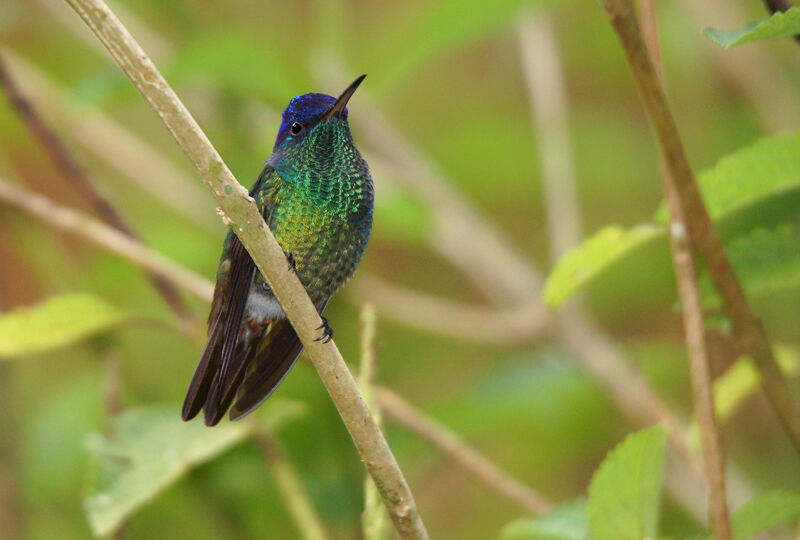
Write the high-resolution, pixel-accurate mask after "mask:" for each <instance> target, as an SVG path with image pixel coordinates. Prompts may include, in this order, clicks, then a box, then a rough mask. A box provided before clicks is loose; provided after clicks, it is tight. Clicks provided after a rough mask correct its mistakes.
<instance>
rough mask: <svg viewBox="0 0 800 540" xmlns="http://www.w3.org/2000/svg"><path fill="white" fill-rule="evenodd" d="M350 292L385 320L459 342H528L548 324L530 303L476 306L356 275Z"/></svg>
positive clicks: (379, 279) (374, 278)
mask: <svg viewBox="0 0 800 540" xmlns="http://www.w3.org/2000/svg"><path fill="white" fill-rule="evenodd" d="M353 290H354V293H355V294H356V295H357V296H358V297H359V298H362V299H369V301H370V302H371V303H373V304H374V305H375V307H376V308H377V309H378V310H379V311H380V313H381V315H382V316H383V317H385V318H387V319H391V320H394V321H398V322H401V323H403V324H405V325H406V326H410V327H412V328H416V329H417V330H420V331H423V332H429V333H434V334H437V335H444V336H450V337H453V338H456V339H459V340H470V341H481V342H489V343H503V344H505V343H529V342H531V341H533V340H534V339H535V338H536V337H537V336H538V335H539V334H540V333H541V332H542V330H543V329H544V328H545V327H546V325H547V322H548V321H547V318H546V316H545V314H544V313H543V312H542V311H540V310H538V309H536V308H535V307H534V306H531V305H530V304H524V305H518V306H512V307H501V306H497V307H493V306H486V307H484V306H475V305H471V304H464V303H462V302H456V301H453V300H448V299H446V298H442V297H439V296H433V295H430V294H425V293H422V292H419V291H415V290H413V289H409V288H406V287H403V286H401V285H395V284H392V283H389V282H387V281H384V280H383V279H381V278H379V277H375V276H370V275H366V276H365V275H361V276H359V279H358V280H357V281H356V282H355V283H354V284H353Z"/></svg>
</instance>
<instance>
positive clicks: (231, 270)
mask: <svg viewBox="0 0 800 540" xmlns="http://www.w3.org/2000/svg"><path fill="white" fill-rule="evenodd" d="M273 173H274V170H273V169H272V167H270V166H269V165H267V166H266V167H265V168H264V170H263V171H262V172H261V174H260V175H259V177H258V180H256V182H255V184H254V185H253V187H252V188H251V190H250V195H251V196H253V197H254V196H255V195H256V194H257V192H258V190H259V189H260V188H261V186H262V185H263V183H264V182H265V181H266V180H267V179H268V177H269V176H270V175H271V174H273ZM261 210H262V215H263V216H264V219H265V220H267V222H269V220H270V218H271V216H272V210H273V207H272V206H271V205H270V204H269V202H268V200H266V199H265V202H264V203H263V208H262V209H261ZM226 244H228V248H229V249H226V252H227V253H228V256H227V257H226V258H225V259H223V260H222V261H220V267H219V271H218V273H217V286H216V288H215V289H214V299H213V301H212V305H211V314H210V315H209V320H208V325H209V326H208V342H207V343H206V348H205V350H204V351H203V355H202V357H201V358H200V363H199V364H198V366H197V369H196V371H195V373H194V377H192V381H191V383H190V384H189V390H188V392H187V393H186V399H185V400H184V402H183V412H182V417H183V419H184V420H190V419H192V418H194V416H195V415H196V414H197V413H198V412H199V411H200V408H201V407H203V405H204V404H206V403H207V402H208V401H209V400H208V397H209V396H210V395H211V396H212V397H214V398H215V399H214V400H212V402H215V403H217V404H219V400H220V399H222V398H224V397H226V396H225V395H219V394H220V393H222V394H226V392H224V391H223V390H224V389H225V388H228V387H230V386H232V382H233V381H232V379H235V378H236V377H237V376H238V377H240V378H239V380H240V381H241V375H242V374H243V370H241V369H239V367H240V366H239V364H241V362H242V361H243V360H244V359H245V356H246V355H247V354H246V353H248V352H249V349H250V348H251V347H247V346H245V345H246V344H244V343H239V341H240V340H239V337H240V330H241V326H242V318H243V316H244V310H245V306H246V305H247V296H248V294H249V291H250V286H251V284H252V282H253V276H254V274H255V270H256V267H255V263H254V262H253V259H251V258H250V254H249V253H247V250H246V249H245V248H244V246H243V245H242V243H241V241H239V238H238V237H237V236H236V235H235V234H233V232H229V233H228V238H227V239H226ZM254 341H256V343H257V342H258V340H254ZM232 364H235V365H234V366H232ZM231 367H234V369H230V368H231ZM240 371H241V372H242V373H240ZM212 386H213V387H214V388H212ZM217 387H220V390H217ZM212 408H216V407H212ZM224 412H225V409H222V414H224ZM215 416H221V414H219V413H218V412H216V411H215V412H214V414H212V415H209V414H208V411H206V423H208V422H209V420H212V419H213V417H215ZM218 420H219V419H218V418H217V421H218ZM214 423H216V422H214Z"/></svg>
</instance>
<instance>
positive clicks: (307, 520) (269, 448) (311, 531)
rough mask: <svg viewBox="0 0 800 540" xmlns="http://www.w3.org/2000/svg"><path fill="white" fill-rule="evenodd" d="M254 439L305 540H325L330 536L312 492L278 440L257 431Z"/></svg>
mask: <svg viewBox="0 0 800 540" xmlns="http://www.w3.org/2000/svg"><path fill="white" fill-rule="evenodd" d="M254 438H255V440H256V443H257V444H258V446H259V448H260V449H261V453H262V454H263V455H264V458H265V459H266V461H267V463H269V466H270V470H271V471H272V475H273V476H274V478H275V483H276V484H277V486H278V491H280V494H281V497H282V498H283V502H284V504H285V505H286V509H287V510H288V511H289V515H290V516H291V517H292V521H293V522H294V525H295V527H297V530H298V532H299V533H300V538H303V539H304V540H325V538H327V535H326V534H325V529H324V527H323V526H322V520H321V519H320V517H319V515H318V514H317V512H316V510H314V505H313V503H312V502H311V497H309V495H308V492H307V491H306V490H305V488H304V487H303V483H302V482H301V480H300V475H299V474H297V470H296V469H295V468H294V466H293V465H292V463H291V462H290V461H289V459H288V458H287V457H286V452H285V451H284V449H283V447H282V446H281V443H280V441H279V440H278V438H277V437H275V436H274V435H272V434H271V433H269V432H267V431H263V430H256V431H255V433H254Z"/></svg>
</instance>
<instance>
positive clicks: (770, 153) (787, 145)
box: [544, 133, 800, 307]
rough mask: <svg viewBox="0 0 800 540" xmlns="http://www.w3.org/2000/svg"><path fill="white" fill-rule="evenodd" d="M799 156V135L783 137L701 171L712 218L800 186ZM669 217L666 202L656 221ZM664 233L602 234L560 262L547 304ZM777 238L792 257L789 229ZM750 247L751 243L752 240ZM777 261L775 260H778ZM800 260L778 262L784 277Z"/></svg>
mask: <svg viewBox="0 0 800 540" xmlns="http://www.w3.org/2000/svg"><path fill="white" fill-rule="evenodd" d="M798 155H800V133H795V134H781V135H776V136H774V137H770V138H767V139H762V140H760V141H758V142H756V143H755V144H753V145H752V146H749V147H746V148H743V149H741V150H737V151H736V152H734V153H732V154H730V155H728V156H726V157H724V158H722V159H721V160H720V161H719V162H718V163H717V164H716V165H715V166H714V167H712V168H711V169H709V170H707V171H705V172H703V173H701V174H700V175H699V176H698V184H699V187H700V191H701V192H702V194H703V199H704V201H705V203H706V207H707V208H708V211H709V214H710V215H711V218H712V219H713V220H714V221H715V222H720V221H722V220H724V219H728V218H730V217H732V216H733V215H735V214H736V213H737V212H741V211H743V210H746V209H747V208H748V207H750V206H752V205H754V204H757V203H759V202H762V201H764V200H766V199H767V198H769V197H773V196H776V195H779V194H782V193H786V192H788V191H791V190H796V189H798V188H800V160H798V159H797V156H798ZM668 218H669V215H668V213H667V209H666V206H665V205H664V204H663V203H662V204H661V206H660V208H659V210H658V211H657V212H656V214H655V217H654V219H655V221H656V222H657V223H660V224H665V223H666V222H667V221H668ZM666 234H667V230H666V227H663V226H658V225H638V226H636V227H634V228H632V229H629V230H627V231H626V230H624V229H622V228H620V227H609V228H607V229H603V230H601V231H600V232H598V233H596V234H595V235H594V236H592V237H590V238H589V239H587V240H586V241H584V243H582V244H581V245H580V246H578V247H576V248H575V249H573V250H572V251H570V252H569V253H567V254H566V255H565V256H564V257H562V259H561V260H559V261H558V263H556V265H555V267H554V268H553V271H552V272H551V273H550V276H548V278H547V283H546V284H545V289H544V298H545V301H546V302H547V304H549V305H550V306H552V307H557V306H559V305H560V304H561V303H563V302H564V300H566V299H567V298H568V297H569V296H570V295H572V294H574V293H575V292H576V291H577V290H578V289H580V288H581V287H583V286H585V285H586V284H588V283H589V282H591V281H592V280H593V279H594V278H595V277H597V276H598V275H600V274H601V273H602V272H604V271H607V270H608V269H609V268H610V267H612V266H613V265H614V264H615V263H616V262H618V261H620V260H622V259H623V258H624V257H626V256H628V255H630V254H631V253H632V252H634V251H635V250H636V249H638V248H641V247H643V246H645V245H647V244H648V243H649V242H650V241H653V240H655V239H659V238H664V237H666ZM779 236H780V237H779V238H775V239H773V241H772V242H771V246H772V247H771V248H772V249H773V250H774V249H779V250H782V251H781V253H782V255H780V257H783V256H784V255H785V254H788V251H786V250H788V249H791V241H790V240H791V239H790V238H789V236H788V234H787V232H785V231H784V232H782V233H780V235H779ZM742 242H745V241H742ZM749 243H750V244H752V241H751V242H749ZM747 249H748V248H747V246H745V245H744V244H743V245H742V246H741V251H742V252H743V253H742V257H741V260H742V261H743V263H742V264H744V265H745V266H746V265H747V264H748V257H750V255H748V254H747V253H745V251H747ZM751 251H752V249H751ZM776 253H777V252H776ZM762 255H763V253H762ZM732 257H734V255H732ZM774 259H775V262H777V259H778V257H777V256H776V257H774ZM796 260H797V253H796V252H795V253H792V254H791V256H789V257H788V258H787V260H783V261H780V263H779V265H778V266H780V267H781V268H782V269H783V270H780V272H783V273H782V274H781V276H782V278H783V279H786V278H790V279H793V278H791V275H793V271H794V270H793V268H794V266H795V261H796ZM750 262H752V261H750ZM735 265H736V263H735V262H734V266H735ZM764 268H765V269H766V267H764ZM776 268H777V267H776ZM737 271H738V269H737ZM757 273H758V271H755V272H753V274H754V277H757V278H758V280H760V281H756V282H754V283H755V285H754V287H755V288H754V290H755V291H756V292H758V287H759V286H762V285H764V284H765V283H766V281H765V280H764V279H762V278H760V277H758V276H756V275H755V274H757ZM762 276H765V277H766V272H762ZM767 279H769V278H768V277H767ZM745 286H747V284H746V283H745Z"/></svg>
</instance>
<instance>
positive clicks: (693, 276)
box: [639, 0, 732, 540]
mask: <svg viewBox="0 0 800 540" xmlns="http://www.w3.org/2000/svg"><path fill="white" fill-rule="evenodd" d="M639 5H640V8H641V17H642V23H643V28H644V34H643V35H644V39H645V42H646V46H647V48H648V50H649V52H650V54H651V56H652V58H653V59H654V60H653V64H654V67H655V69H656V70H657V71H658V77H659V80H660V82H661V84H662V85H663V82H664V70H663V65H662V63H661V54H660V47H659V45H658V24H657V19H656V15H655V6H654V4H653V2H652V0H639ZM661 176H662V179H663V183H664V192H665V193H666V196H667V203H668V205H669V209H670V247H671V249H672V261H673V265H674V267H675V276H676V278H677V282H678V294H679V297H680V299H681V310H682V311H683V324H684V334H685V339H686V348H687V353H688V356H689V372H690V374H691V380H692V390H693V393H694V404H695V414H696V416H697V421H698V424H699V425H700V431H701V436H702V441H703V465H704V467H703V473H704V479H705V483H706V496H707V497H708V508H709V512H710V521H711V530H712V531H713V533H714V538H716V539H717V540H730V538H731V536H732V533H731V522H730V515H729V512H728V498H727V492H726V490H725V458H724V454H723V450H722V440H721V437H720V434H719V426H718V424H717V416H716V413H715V410H714V395H713V391H712V385H711V377H712V375H711V355H710V353H709V345H708V342H707V341H706V331H705V321H704V319H703V307H702V303H701V299H700V288H699V283H698V277H697V262H696V261H695V257H694V253H693V251H692V248H691V246H690V245H689V239H688V237H687V235H686V215H685V214H684V212H683V208H682V207H681V200H680V199H679V198H678V196H677V192H676V189H675V183H674V181H673V178H672V177H671V171H670V169H669V167H668V166H667V164H666V161H665V160H664V157H663V154H662V158H661Z"/></svg>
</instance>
